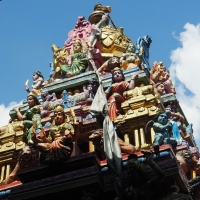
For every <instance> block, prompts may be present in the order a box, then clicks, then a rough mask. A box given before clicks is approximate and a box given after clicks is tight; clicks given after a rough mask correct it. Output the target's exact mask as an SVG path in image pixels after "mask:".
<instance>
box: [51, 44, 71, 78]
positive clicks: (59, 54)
mask: <svg viewBox="0 0 200 200" xmlns="http://www.w3.org/2000/svg"><path fill="white" fill-rule="evenodd" d="M51 49H52V51H53V68H54V69H52V66H51V65H50V67H51V73H52V75H51V78H52V79H53V80H56V79H61V70H60V66H61V65H66V64H67V56H68V55H69V53H68V51H67V49H66V47H63V48H59V47H57V46H56V45H55V44H53V45H52V46H51Z"/></svg>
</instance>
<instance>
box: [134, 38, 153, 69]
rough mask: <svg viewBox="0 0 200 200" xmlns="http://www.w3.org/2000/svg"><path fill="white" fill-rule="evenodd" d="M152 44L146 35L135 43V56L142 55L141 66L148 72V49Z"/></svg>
mask: <svg viewBox="0 0 200 200" xmlns="http://www.w3.org/2000/svg"><path fill="white" fill-rule="evenodd" d="M151 43H152V39H151V37H149V36H148V35H146V36H143V37H139V38H138V40H137V42H136V54H137V56H138V57H140V56H141V55H142V63H141V65H142V66H143V67H144V68H145V69H149V70H150V65H149V48H150V44H151Z"/></svg>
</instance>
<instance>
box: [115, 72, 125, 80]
mask: <svg viewBox="0 0 200 200" xmlns="http://www.w3.org/2000/svg"><path fill="white" fill-rule="evenodd" d="M113 79H114V80H115V82H120V81H123V79H124V78H123V75H122V72H121V71H120V70H116V71H114V72H113Z"/></svg>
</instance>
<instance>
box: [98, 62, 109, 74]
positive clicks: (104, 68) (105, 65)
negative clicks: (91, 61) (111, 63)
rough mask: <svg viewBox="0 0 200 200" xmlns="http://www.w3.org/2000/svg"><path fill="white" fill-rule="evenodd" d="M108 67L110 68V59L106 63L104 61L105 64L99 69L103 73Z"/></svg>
mask: <svg viewBox="0 0 200 200" xmlns="http://www.w3.org/2000/svg"><path fill="white" fill-rule="evenodd" d="M106 69H108V61H106V62H105V63H103V65H101V67H100V68H99V69H98V70H97V71H98V72H100V73H102V72H103V71H104V70H106Z"/></svg>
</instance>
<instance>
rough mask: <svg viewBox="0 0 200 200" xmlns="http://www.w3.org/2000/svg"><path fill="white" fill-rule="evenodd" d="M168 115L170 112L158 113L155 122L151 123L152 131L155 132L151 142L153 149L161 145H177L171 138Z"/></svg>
mask: <svg viewBox="0 0 200 200" xmlns="http://www.w3.org/2000/svg"><path fill="white" fill-rule="evenodd" d="M170 114H171V112H170V111H166V112H160V113H159V114H158V115H157V116H156V117H155V122H154V123H153V130H154V132H155V136H154V141H153V146H154V149H157V148H159V146H160V145H162V144H171V145H172V146H176V145H177V142H176V140H175V138H173V137H171V129H172V124H171V122H170V121H169V118H170Z"/></svg>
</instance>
